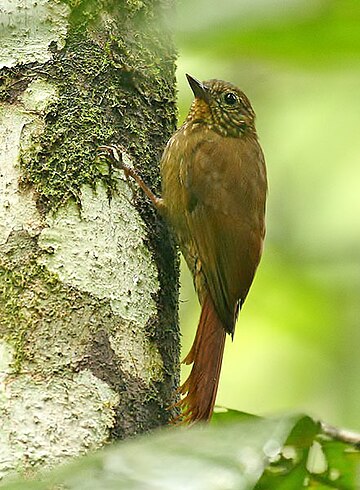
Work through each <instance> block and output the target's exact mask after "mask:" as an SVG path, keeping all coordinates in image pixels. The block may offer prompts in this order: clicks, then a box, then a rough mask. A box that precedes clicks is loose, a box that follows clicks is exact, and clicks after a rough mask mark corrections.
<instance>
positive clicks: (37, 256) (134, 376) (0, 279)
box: [0, 0, 179, 474]
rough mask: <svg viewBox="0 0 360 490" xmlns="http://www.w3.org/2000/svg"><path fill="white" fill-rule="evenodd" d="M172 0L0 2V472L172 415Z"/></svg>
mask: <svg viewBox="0 0 360 490" xmlns="http://www.w3.org/2000/svg"><path fill="white" fill-rule="evenodd" d="M171 7H172V5H171V2H170V1H169V2H167V1H161V0H142V1H138V0H126V1H125V0H109V1H102V2H98V1H95V0H93V1H89V0H87V1H81V0H80V1H76V2H75V1H74V2H73V1H71V0H68V1H56V0H26V1H25V0H16V1H10V0H5V1H3V2H2V7H1V9H0V31H1V34H0V35H1V42H0V66H1V71H0V417H1V418H0V474H6V473H8V472H11V471H14V470H19V469H24V468H25V469H27V468H32V467H34V466H37V465H54V464H56V463H58V462H60V461H63V460H65V459H66V458H68V457H71V456H74V455H77V454H80V453H83V452H85V451H87V450H88V449H91V448H96V447H99V446H102V445H103V444H104V443H105V442H107V441H108V440H110V439H111V438H124V437H127V436H130V435H133V434H136V433H139V432H142V431H146V430H148V429H150V428H152V427H156V426H159V425H162V424H165V423H167V421H168V419H169V417H170V413H169V411H168V410H167V407H168V405H169V404H171V402H172V401H173V393H174V390H175V388H176V386H177V383H178V371H179V363H178V354H179V334H178V324H177V299H178V261H177V255H176V251H175V248H174V245H173V243H172V240H171V237H170V236H169V234H168V231H167V228H166V226H165V224H164V223H163V222H162V221H161V220H159V217H158V216H156V213H155V212H154V210H153V209H152V208H151V206H150V205H149V204H148V203H147V202H146V200H145V199H144V198H143V196H142V195H141V193H140V192H139V191H138V190H137V189H134V191H131V189H130V188H129V186H128V184H127V182H126V181H125V178H124V177H123V175H122V174H121V172H119V171H117V170H114V169H111V168H109V166H108V164H107V163H106V161H104V160H101V159H100V158H99V157H98V156H97V147H98V146H99V145H102V144H110V143H115V144H120V145H121V146H122V147H123V148H124V155H125V158H127V159H128V161H129V162H130V163H131V164H132V165H133V166H134V167H136V169H137V171H138V172H139V173H140V174H141V175H142V177H143V178H144V180H145V181H147V182H148V183H149V185H150V186H151V187H152V188H153V189H155V190H157V191H159V184H160V182H159V176H158V162H159V159H160V155H161V152H162V149H163V147H164V144H165V142H166V140H167V139H168V137H169V136H170V134H171V133H172V132H173V131H174V128H175V122H176V110H175V92H174V86H175V75H174V71H175V54H174V49H173V47H172V43H171V39H170V38H169V33H168V29H167V27H166V25H165V24H166V22H165V21H164V19H165V18H166V17H167V14H168V12H167V9H171Z"/></svg>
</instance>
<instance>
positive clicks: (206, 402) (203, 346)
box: [176, 294, 226, 423]
mask: <svg viewBox="0 0 360 490" xmlns="http://www.w3.org/2000/svg"><path fill="white" fill-rule="evenodd" d="M225 336H226V332H225V329H224V326H223V324H222V322H221V320H220V318H219V316H218V314H217V312H216V310H215V306H214V303H213V301H212V299H211V296H210V295H209V294H207V296H206V298H205V301H204V303H203V306H202V310H201V316H200V320H199V325H198V328H197V331H196V336H195V340H194V343H193V345H192V347H191V350H190V352H189V354H188V355H187V356H186V358H185V359H184V360H183V363H184V364H193V366H192V369H191V373H190V375H189V377H188V378H187V380H186V381H185V383H184V384H183V385H182V386H181V387H180V388H179V392H180V394H181V395H183V396H184V398H182V399H181V400H180V401H179V402H178V403H177V404H176V406H178V407H180V409H181V411H182V413H181V415H180V416H179V419H180V420H181V422H182V423H192V422H197V421H200V420H202V421H207V420H209V419H210V417H211V415H212V412H213V409H214V405H215V398H216V393H217V389H218V384H219V377H220V370H221V364H222V358H223V353H224V345H225Z"/></svg>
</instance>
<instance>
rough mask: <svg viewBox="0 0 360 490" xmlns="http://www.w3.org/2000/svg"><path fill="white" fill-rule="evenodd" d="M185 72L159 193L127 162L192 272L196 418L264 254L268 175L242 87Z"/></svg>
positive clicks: (205, 412)
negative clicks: (179, 116)
mask: <svg viewBox="0 0 360 490" xmlns="http://www.w3.org/2000/svg"><path fill="white" fill-rule="evenodd" d="M187 77H188V81H189V84H190V86H191V88H192V90H193V92H194V95H195V100H194V102H193V104H192V106H191V109H190V112H189V115H188V117H187V119H186V120H185V122H184V124H183V125H182V126H181V127H180V128H179V129H178V131H176V133H175V134H174V135H173V136H172V137H171V138H170V140H169V142H168V144H167V146H166V148H165V150H164V154H163V157H162V159H161V168H160V170H161V178H162V198H161V199H160V198H158V197H156V196H155V195H154V194H153V193H152V192H151V191H150V190H149V189H148V188H147V186H146V185H145V184H144V182H143V181H142V180H141V178H140V177H139V176H138V175H137V174H136V173H135V172H134V171H133V170H132V169H129V168H124V165H122V166H123V168H124V169H125V171H126V172H127V173H128V174H129V175H131V176H132V177H133V178H135V180H136V181H137V182H138V183H139V185H140V186H141V187H142V189H143V190H144V192H145V193H146V194H147V195H148V197H149V198H150V199H151V200H152V202H153V204H154V205H155V206H156V207H157V209H158V210H159V212H161V214H162V215H163V216H164V217H165V218H166V219H167V221H168V222H169V224H170V226H171V228H172V229H173V231H174V233H175V235H176V237H177V240H178V242H179V246H180V249H181V251H182V253H183V255H184V257H185V260H186V262H187V265H188V266H189V269H190V271H191V272H192V275H193V278H194V285H195V289H196V292H197V294H198V297H199V301H200V303H201V306H202V310H201V316H200V321H199V325H198V329H197V333H196V337H195V340H194V343H193V346H192V348H191V350H190V352H189V354H188V355H187V357H186V358H185V360H184V363H186V364H193V366H192V370H191V373H190V376H189V377H188V379H187V380H186V381H185V383H184V384H183V385H182V386H181V387H180V389H179V391H180V393H181V394H182V395H183V398H182V400H180V402H178V403H177V404H176V405H177V406H179V407H180V408H181V409H182V420H183V421H185V422H196V421H199V420H209V418H210V417H211V414H212V412H213V408H214V404H215V398H216V393H217V388H218V383H219V376H220V370H221V363H222V357H223V351H224V344H225V336H226V333H229V334H230V335H232V336H233V334H234V328H235V322H236V319H237V315H238V312H239V310H240V308H241V306H242V305H243V303H244V301H245V298H246V296H247V294H248V291H249V288H250V286H251V283H252V281H253V278H254V274H255V271H256V268H257V266H258V264H259V261H260V257H261V253H262V246H263V239H264V235H265V223H264V218H265V200H266V192H267V182H266V170H265V162H264V156H263V153H262V150H261V147H260V145H259V143H258V138H257V134H256V130H255V114H254V111H253V109H252V107H251V104H250V102H249V100H248V98H247V97H246V96H245V94H244V93H243V92H241V90H239V89H238V88H237V87H235V86H234V85H232V84H230V83H227V82H223V81H220V80H210V81H207V82H203V83H201V82H199V81H198V80H196V79H194V78H192V77H190V76H189V75H187Z"/></svg>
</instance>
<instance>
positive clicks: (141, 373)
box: [109, 329, 164, 384]
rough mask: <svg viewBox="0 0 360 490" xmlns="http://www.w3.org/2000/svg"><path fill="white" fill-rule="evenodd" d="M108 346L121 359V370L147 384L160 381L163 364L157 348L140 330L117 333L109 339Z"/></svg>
mask: <svg viewBox="0 0 360 490" xmlns="http://www.w3.org/2000/svg"><path fill="white" fill-rule="evenodd" d="M109 340H110V345H111V347H112V349H113V350H114V352H115V353H116V354H117V355H118V357H119V358H120V359H121V369H122V370H123V371H124V372H126V373H129V375H132V376H134V375H136V377H137V378H141V379H142V380H143V381H145V382H146V383H147V384H150V383H153V382H155V381H162V380H163V374H164V364H163V360H162V357H161V355H160V352H159V350H158V348H157V346H156V345H155V344H154V343H152V342H150V341H149V340H148V339H146V338H145V337H144V335H143V334H142V332H141V330H140V329H133V330H131V331H129V329H127V331H126V332H125V331H121V330H120V331H119V332H117V333H116V334H115V335H114V336H111V337H110V339H109Z"/></svg>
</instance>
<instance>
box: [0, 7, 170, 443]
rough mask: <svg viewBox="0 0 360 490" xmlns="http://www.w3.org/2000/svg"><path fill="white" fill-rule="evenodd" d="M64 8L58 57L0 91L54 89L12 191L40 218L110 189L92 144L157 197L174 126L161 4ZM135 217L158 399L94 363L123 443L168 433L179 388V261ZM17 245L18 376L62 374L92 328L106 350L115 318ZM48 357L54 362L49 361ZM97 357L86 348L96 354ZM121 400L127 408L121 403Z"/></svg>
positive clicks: (156, 224)
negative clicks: (154, 278)
mask: <svg viewBox="0 0 360 490" xmlns="http://www.w3.org/2000/svg"><path fill="white" fill-rule="evenodd" d="M67 3H68V4H69V6H70V7H71V9H72V11H71V14H70V28H69V32H68V36H67V39H66V44H65V47H64V48H63V49H61V50H58V49H57V46H56V45H55V44H53V45H52V46H51V50H52V59H51V60H50V61H49V62H47V63H45V64H44V65H39V64H32V65H31V66H30V65H28V66H21V67H19V73H9V74H8V75H9V76H7V78H6V83H4V85H3V95H4V98H5V99H7V100H9V101H12V100H15V98H16V97H17V96H18V95H20V94H21V90H24V89H25V88H26V86H27V85H26V84H27V83H28V81H31V80H34V79H36V78H38V79H42V80H44V81H46V82H49V83H50V84H51V85H52V86H54V88H55V89H56V94H57V99H56V100H55V101H54V102H52V103H51V105H49V106H48V107H47V108H46V113H45V114H44V123H45V124H44V130H43V132H42V133H41V134H38V135H36V136H32V140H31V142H30V145H28V146H27V147H26V149H23V150H22V154H21V157H20V163H21V169H22V174H23V178H22V182H23V184H24V185H29V186H31V187H32V189H35V190H36V194H35V195H36V196H37V203H38V207H39V209H40V210H41V212H42V213H44V212H48V211H50V210H55V209H57V208H58V207H59V206H61V205H63V204H65V203H66V202H67V201H68V200H69V199H74V200H75V201H77V202H78V203H79V204H80V198H79V197H80V192H81V188H82V186H83V185H84V184H89V185H92V186H95V184H96V183H97V182H98V181H99V180H102V181H105V182H106V183H107V185H108V189H109V192H112V191H113V190H114V182H113V180H112V176H111V173H110V172H106V171H105V172H104V162H99V160H98V157H97V147H98V146H99V145H102V144H112V143H113V144H121V145H122V146H123V147H125V148H126V150H127V153H128V154H129V155H130V156H131V157H132V160H133V162H134V165H135V167H136V168H137V171H138V172H139V173H140V174H141V175H142V177H143V178H144V180H145V181H146V182H148V184H149V185H151V187H152V188H153V189H154V190H157V191H159V188H160V179H159V160H160V156H161V153H162V151H163V148H164V146H165V143H166V141H167V140H168V138H169V137H170V135H171V134H172V132H173V131H174V130H175V126H176V105H175V89H174V87H175V63H174V62H175V52H174V49H173V46H172V42H171V39H170V37H169V34H168V33H167V32H166V30H165V29H164V25H163V22H162V15H163V13H162V11H161V9H162V6H163V5H164V4H167V2H163V1H160V0H159V1H155V0H143V1H140V0H127V1H125V0H123V1H121V0H119V1H118V0H113V1H100V2H97V1H95V0H87V1H81V0H68V1H67ZM169 3H170V2H169ZM100 11H101V16H99V12H100ZM107 12H108V13H109V15H107ZM3 73H4V72H3ZM17 80H22V81H23V84H24V85H23V86H22V85H21V84H19V85H15V86H16V87H17V89H16V90H15V89H13V91H12V92H11V90H10V89H11V87H12V83H13V82H16V83H17ZM0 93H1V92H0ZM136 206H137V208H138V210H139V212H140V214H141V216H142V217H143V219H144V222H145V223H146V226H147V228H148V230H147V231H148V241H147V246H148V247H149V249H150V250H151V252H152V254H153V257H154V260H155V261H156V263H157V267H158V273H159V281H160V290H159V292H158V294H157V297H156V298H155V299H156V302H157V306H158V312H159V314H158V315H157V316H156V317H154V318H152V319H151V320H150V321H149V323H148V325H146V326H144V329H145V333H146V334H147V335H148V337H149V338H150V339H151V340H152V341H153V342H154V343H155V344H156V346H157V348H158V349H159V352H160V353H161V356H162V361H163V365H164V381H163V382H161V383H160V382H159V383H155V384H154V391H153V392H152V395H151V396H154V397H155V394H157V399H158V402H157V403H155V402H154V403H151V406H144V403H143V392H146V391H147V390H148V388H141V390H143V391H139V389H138V384H139V380H136V379H135V380H134V381H133V383H134V386H132V385H131V383H130V384H129V383H128V380H127V379H126V377H125V376H124V375H123V373H122V372H121V369H120V367H119V368H118V369H117V370H116V369H115V368H114V364H113V361H111V359H112V357H111V356H112V355H113V353H112V352H111V349H110V347H108V348H107V351H106V352H108V353H109V356H110V361H109V362H108V365H107V357H104V356H103V355H101V356H100V354H99V363H98V371H99V372H96V375H98V376H99V377H101V376H103V377H104V379H105V378H106V381H107V382H108V380H109V379H110V377H111V376H112V377H113V378H114V381H113V385H114V387H115V389H116V390H117V391H118V392H119V393H122V398H123V399H124V402H123V403H124V405H123V406H121V407H120V408H119V412H118V416H117V422H116V425H115V427H114V432H113V434H114V436H121V437H122V436H123V435H124V434H126V435H127V434H130V433H134V432H135V431H139V430H140V427H147V424H148V423H149V420H152V421H153V422H152V424H154V425H158V424H162V423H166V422H167V421H168V418H169V416H170V414H169V412H168V411H166V410H165V409H164V407H165V406H168V405H170V403H171V401H172V397H173V389H174V388H175V386H176V384H177V382H178V355H179V333H178V328H177V316H176V310H177V297H178V289H177V280H178V262H177V256H176V253H175V249H174V244H173V242H172V240H171V237H170V236H169V234H168V230H167V228H166V225H165V224H164V223H163V222H162V221H161V220H159V219H158V217H157V216H156V213H155V212H154V210H153V209H152V208H151V206H150V205H149V203H148V202H147V201H146V199H145V198H143V196H142V194H141V193H140V192H139V193H138V198H137V199H136ZM26 240H27V244H26V246H24V251H23V253H22V254H21V257H20V256H19V257H17V258H14V257H13V258H12V257H10V255H11V254H16V252H15V250H18V248H19V236H17V237H16V242H15V243H14V249H13V250H12V251H11V253H10V252H9V253H10V255H9V253H8V252H7V251H6V250H1V247H0V254H1V253H3V254H4V255H1V257H2V258H1V259H0V288H2V289H1V290H0V295H1V296H0V332H1V333H2V334H3V335H4V336H5V338H7V339H8V340H9V341H10V342H11V343H12V345H14V347H15V349H16V354H15V366H16V369H17V370H20V369H22V367H24V366H25V365H26V363H27V362H31V360H32V358H33V359H34V360H36V368H34V370H40V371H42V370H46V369H49V370H54V369H59V370H61V369H62V367H63V366H64V364H63V365H60V364H59V366H57V365H56V361H54V359H55V358H57V356H58V359H59V362H60V361H61V362H63V363H66V362H70V361H69V359H72V358H73V357H75V358H76V352H75V353H73V352H72V351H71V352H70V353H69V352H68V350H67V349H68V348H69V349H70V347H69V346H71V348H72V345H76V346H78V345H79V343H78V342H74V338H76V339H77V340H78V338H79V336H84V337H86V336H89V329H90V330H91V332H90V334H91V335H92V334H93V333H94V332H95V333H99V332H100V331H101V330H103V331H104V332H105V334H104V338H105V339H106V335H107V334H108V333H109V332H110V330H111V331H112V332H114V331H116V329H117V328H118V325H119V318H116V317H115V316H114V315H113V314H112V313H111V309H110V308H109V305H108V304H107V303H106V302H104V301H99V300H98V299H96V298H92V297H91V296H90V295H86V294H83V293H80V292H79V291H77V290H75V289H73V288H70V287H67V286H66V285H63V284H61V283H60V282H59V281H58V279H57V278H56V277H54V276H53V275H51V274H50V273H49V272H48V271H46V270H45V269H44V268H43V267H41V266H39V265H38V261H37V259H38V253H39V251H38V249H37V244H36V239H31V238H29V237H27V238H26ZM10 241H11V240H10ZM31 242H33V243H31ZM8 246H10V245H9V243H7V244H6V247H8ZM29 250H30V252H29ZM91 335H90V336H91ZM95 337H96V336H95ZM96 338H97V337H96ZM33 339H36V341H34V342H33ZM85 343H86V342H85ZM80 344H81V341H80ZM105 344H106V342H105V341H104V345H105ZM106 345H107V344H106ZM47 348H49V349H52V352H55V354H56V355H52V357H51V356H49V359H48V358H47V357H46V356H47V353H46V349H47ZM34 349H38V350H34ZM39 349H41V350H39ZM98 350H99V344H98V342H97V341H96V342H94V352H98ZM100 353H101V354H102V351H101V352H100ZM73 354H74V355H73ZM61 356H62V357H61ZM94 359H95V360H96V359H97V358H96V356H95V353H91V355H90V360H91V362H92V364H91V363H90V361H89V366H90V368H91V369H92V371H93V372H95V367H94V362H95V361H94ZM104 359H105V361H104ZM114 362H115V361H114ZM49 363H52V364H51V365H50V366H49V367H47V366H48V364H49ZM54 363H55V365H54ZM34 364H35V363H34ZM160 365H161V363H159V366H160ZM83 367H84V366H83V365H82V366H80V368H83ZM106 369H107V370H108V372H107V371H106ZM105 371H106V372H105ZM104 372H105V373H104ZM114 373H115V374H116V376H115V374H114ZM115 378H116V379H115ZM111 379H112V378H111ZM116 383H118V384H119V383H122V384H120V385H117V384H116ZM129 386H130V388H129ZM127 391H128V392H129V393H130V394H129V397H130V401H129V400H128V398H127V397H126V396H124V395H123V394H124V393H125V392H127ZM138 393H141V395H140V398H139V399H138V398H137V397H138ZM132 398H134V399H135V398H136V399H137V402H136V403H135V402H134V401H133V400H132ZM129 406H131V407H134V409H133V410H134V412H136V416H134V418H136V420H138V422H136V424H135V426H134V422H133V418H132V416H131V413H130V414H129V415H128V417H127V418H125V419H124V414H123V412H125V411H128V410H129V408H128V407H129ZM150 412H151V413H153V416H151V415H149V414H150ZM134 427H135V428H134Z"/></svg>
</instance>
